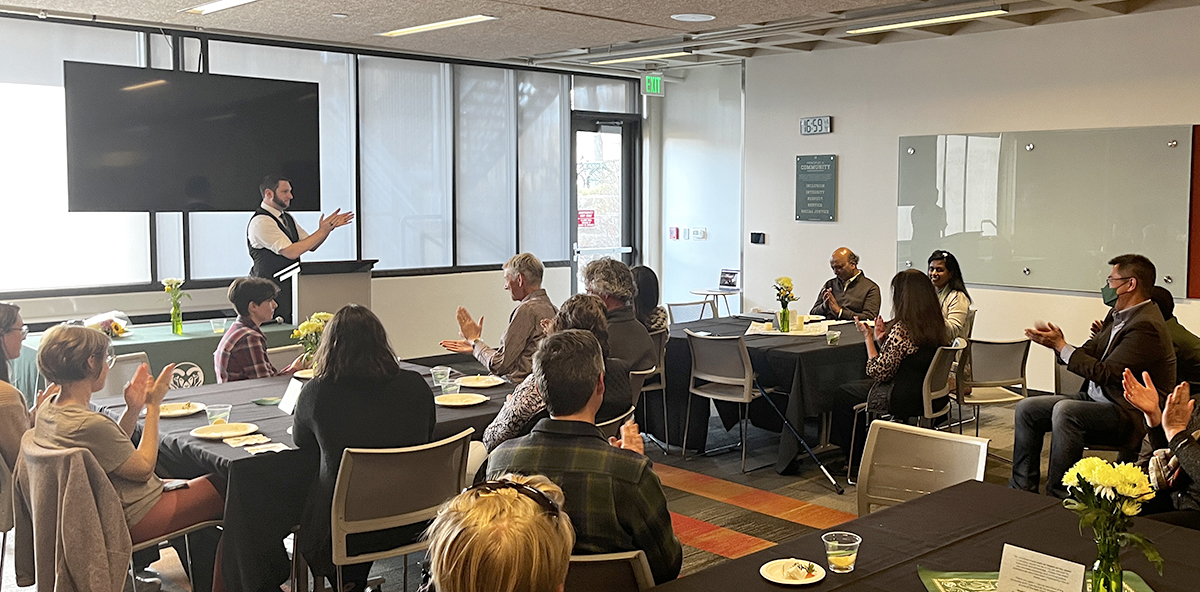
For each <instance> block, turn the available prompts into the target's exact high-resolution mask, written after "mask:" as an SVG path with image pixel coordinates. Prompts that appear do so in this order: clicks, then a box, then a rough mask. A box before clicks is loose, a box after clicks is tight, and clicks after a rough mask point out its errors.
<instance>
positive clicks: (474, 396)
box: [433, 393, 488, 407]
mask: <svg viewBox="0 0 1200 592" xmlns="http://www.w3.org/2000/svg"><path fill="white" fill-rule="evenodd" d="M433 402H434V403H437V404H438V405H441V406H442V407H470V406H471V405H478V404H480V403H486V402H488V398H487V396H486V395H481V394H479V393H458V394H454V395H438V396H436V397H434V398H433Z"/></svg>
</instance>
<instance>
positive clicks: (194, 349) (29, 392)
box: [12, 321, 296, 405]
mask: <svg viewBox="0 0 1200 592" xmlns="http://www.w3.org/2000/svg"><path fill="white" fill-rule="evenodd" d="M295 328H296V327H295V326H294V325H281V324H270V325H264V326H263V327H262V332H263V335H265V336H266V338H267V347H278V346H281V345H292V344H294V343H296V340H295V339H292V330H293V329H295ZM41 342H42V334H40V333H35V334H33V335H30V336H29V337H27V338H25V341H24V342H23V343H22V344H21V356H20V357H18V358H17V359H15V360H13V383H12V384H13V386H15V387H17V389H19V390H20V391H21V393H23V394H24V395H25V398H26V399H28V402H29V404H30V405H32V404H33V398H34V397H35V396H36V395H37V391H38V389H39V388H41V387H42V386H44V385H43V384H41V375H40V374H39V373H38V367H37V351H38V346H39V345H40V344H41ZM220 342H221V334H220V333H213V330H212V324H211V323H210V322H209V321H189V322H186V323H184V324H183V335H176V334H174V333H172V332H171V325H170V323H166V324H160V325H136V326H134V327H133V329H132V330H131V331H130V332H129V333H128V334H126V335H125V336H123V337H116V338H114V339H113V340H112V344H113V351H114V352H116V354H117V355H118V356H119V355H123V354H129V353H134V352H145V353H146V355H147V356H148V357H149V358H150V367H151V369H153V370H155V371H156V372H157V371H158V370H159V369H161V368H162V367H163V366H166V365H167V364H171V363H177V362H191V363H193V364H196V365H197V366H199V367H200V369H201V370H202V371H203V372H204V384H215V383H216V382H217V375H216V372H215V370H214V369H213V352H215V351H216V350H217V344H218V343H220Z"/></svg>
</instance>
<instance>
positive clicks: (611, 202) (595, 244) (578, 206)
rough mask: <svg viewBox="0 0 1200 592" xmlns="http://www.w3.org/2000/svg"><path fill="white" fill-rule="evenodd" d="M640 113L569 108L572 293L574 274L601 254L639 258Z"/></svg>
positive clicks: (578, 285)
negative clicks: (572, 172) (572, 168)
mask: <svg viewBox="0 0 1200 592" xmlns="http://www.w3.org/2000/svg"><path fill="white" fill-rule="evenodd" d="M641 135H642V134H641V117H640V116H638V115H624V114H614V113H590V112H578V111H576V112H574V113H573V114H572V117H571V160H572V162H574V163H575V182H574V183H572V185H571V203H572V205H573V208H572V209H573V210H574V211H575V224H574V227H573V231H572V237H571V240H572V245H573V247H574V254H573V256H572V261H571V265H572V269H573V271H574V273H573V274H572V275H573V278H572V285H571V288H572V291H573V292H580V291H582V289H583V281H582V279H581V278H580V272H581V271H582V270H583V267H584V266H585V265H587V264H588V263H589V262H591V261H593V260H595V259H599V258H601V257H612V258H614V259H620V260H622V261H624V262H625V263H626V264H629V265H633V264H635V263H637V262H638V261H639V260H640V259H641V257H640V254H639V253H638V249H637V247H638V246H639V245H637V244H636V243H637V241H638V239H639V236H640V233H638V232H636V230H635V229H637V228H640V223H641V211H640V208H639V205H640V203H641V200H639V199H638V198H637V196H638V194H639V190H640V187H641V183H640V178H639V175H638V170H639V168H638V166H637V164H638V162H639V148H640V146H641Z"/></svg>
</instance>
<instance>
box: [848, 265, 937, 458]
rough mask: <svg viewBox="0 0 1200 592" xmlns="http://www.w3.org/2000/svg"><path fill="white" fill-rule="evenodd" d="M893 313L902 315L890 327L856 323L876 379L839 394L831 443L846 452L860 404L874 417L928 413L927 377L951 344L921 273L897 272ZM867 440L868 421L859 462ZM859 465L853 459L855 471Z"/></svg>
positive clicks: (861, 432)
mask: <svg viewBox="0 0 1200 592" xmlns="http://www.w3.org/2000/svg"><path fill="white" fill-rule="evenodd" d="M892 311H893V312H894V313H895V315H896V316H895V317H894V318H893V319H892V320H891V321H889V322H886V323H885V322H884V320H883V317H882V316H881V317H876V318H875V323H874V324H873V325H872V324H871V323H867V322H865V321H861V320H860V321H859V322H858V323H856V324H857V326H858V330H859V331H860V332H862V333H863V335H864V336H865V337H866V344H867V376H869V377H870V378H868V379H865V380H856V381H853V382H848V383H846V384H843V385H842V386H841V387H839V388H838V391H837V393H835V394H834V399H835V404H834V408H833V423H832V425H831V427H830V441H831V442H833V443H834V444H837V445H838V446H839V447H841V448H842V450H849V446H850V437H851V433H852V431H853V428H854V406H855V405H858V404H859V403H862V402H864V401H866V402H867V407H868V412H872V413H876V414H883V413H886V414H890V415H892V416H894V417H897V418H901V419H903V418H908V417H916V416H919V415H921V414H922V413H923V412H924V406H923V401H922V394H921V391H922V388H923V385H924V382H925V373H926V372H927V371H928V370H929V364H930V363H932V362H933V355H934V354H935V353H937V348H938V347H939V346H943V345H946V344H947V343H948V342H949V340H948V339H947V338H946V332H945V326H946V325H945V322H944V321H943V320H942V311H941V308H940V307H939V306H938V300H937V292H935V291H934V289H933V284H932V283H931V282H930V281H929V278H928V277H926V276H925V274H923V273H921V272H920V271H917V270H915V269H906V270H904V271H901V272H900V273H897V274H896V275H895V277H893V278H892ZM877 385H878V386H877ZM868 395H870V396H868ZM866 415H868V414H863V415H862V416H860V417H864V418H865V416H866ZM866 435H867V430H866V422H865V421H862V422H861V423H860V424H859V426H858V435H857V440H856V441H855V442H854V451H855V455H856V457H861V455H862V443H863V442H864V441H865V439H866ZM858 461H859V458H852V459H847V462H849V463H850V464H851V465H852V466H857V465H858Z"/></svg>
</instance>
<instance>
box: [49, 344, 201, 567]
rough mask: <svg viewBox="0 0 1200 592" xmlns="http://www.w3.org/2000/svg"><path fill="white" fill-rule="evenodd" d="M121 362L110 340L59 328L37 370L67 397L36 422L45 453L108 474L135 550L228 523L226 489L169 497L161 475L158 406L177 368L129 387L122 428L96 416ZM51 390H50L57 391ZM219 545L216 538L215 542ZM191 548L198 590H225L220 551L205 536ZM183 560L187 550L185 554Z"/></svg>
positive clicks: (190, 490) (138, 378)
mask: <svg viewBox="0 0 1200 592" xmlns="http://www.w3.org/2000/svg"><path fill="white" fill-rule="evenodd" d="M114 359H115V356H114V354H113V350H112V343H111V342H110V340H109V338H108V336H107V335H105V334H104V333H101V332H100V331H97V330H95V329H89V328H86V327H79V326H69V325H58V326H56V327H51V328H50V330H48V331H46V334H45V335H44V336H43V337H42V342H41V346H40V347H39V348H38V356H37V364H38V369H39V370H41V372H42V374H43V375H44V376H45V377H46V378H47V379H48V380H50V381H52V382H53V383H54V385H57V386H56V387H55V388H58V389H61V390H60V391H59V392H58V394H57V395H56V396H55V397H53V398H52V399H50V400H48V401H46V402H45V403H44V404H43V405H42V406H41V409H40V410H39V411H38V413H37V418H36V420H35V422H34V428H33V430H34V432H33V437H34V442H35V443H37V444H38V445H39V446H43V447H46V448H86V449H87V450H88V451H89V452H91V453H92V456H94V457H95V458H96V460H97V461H98V462H99V463H100V466H101V467H102V468H103V469H104V471H105V472H106V473H107V474H108V477H109V479H110V480H111V481H112V484H113V487H114V488H115V489H116V491H117V495H118V497H119V498H120V499H121V507H122V508H123V509H124V511H125V522H126V524H127V525H128V526H129V535H130V538H132V539H133V543H134V544H135V545H136V544H137V543H139V542H142V541H147V540H151V539H154V538H157V537H160V536H163V535H165V534H167V533H170V532H174V531H176V530H179V529H181V528H183V527H185V526H190V525H192V524H196V523H198V522H203V521H205V520H214V519H218V518H221V516H222V514H223V512H224V509H225V501H224V499H223V498H222V492H223V491H224V486H223V485H221V486H220V487H219V488H218V486H216V485H214V483H213V482H212V480H210V477H209V476H205V477H200V478H198V479H192V480H191V481H188V482H187V486H186V487H183V488H180V489H174V490H172V491H167V492H164V491H163V482H162V480H161V479H159V478H158V476H156V475H155V474H154V468H155V464H156V463H157V460H158V423H159V406H160V405H161V404H162V400H163V396H164V395H165V394H166V392H167V388H168V387H169V386H170V383H171V371H172V370H174V364H170V365H167V367H165V368H163V370H162V372H160V373H159V375H158V377H157V378H154V377H152V376H151V375H150V369H149V367H148V366H147V365H146V364H142V365H141V366H139V367H138V369H137V371H136V372H135V373H134V376H133V378H132V379H130V381H129V383H128V384H126V385H125V411H124V413H123V414H122V415H121V419H120V421H119V422H117V421H113V420H112V419H110V418H109V417H108V416H107V415H104V414H101V413H97V412H95V411H92V410H91V408H90V406H89V404H90V402H91V399H92V393H94V392H97V391H99V390H101V389H103V388H104V383H105V381H106V380H107V379H108V370H109V368H110V367H111V366H112V363H113V360H114ZM51 390H52V388H47V391H51ZM143 409H145V411H146V417H145V422H144V424H143V426H142V433H141V441H140V442H139V443H138V445H137V446H134V445H133V442H132V441H131V439H130V435H131V434H133V431H134V428H135V427H137V422H138V416H139V415H140V414H141V412H142V410H143ZM212 538H215V537H212ZM190 542H191V556H192V567H193V570H194V571H193V575H194V576H195V577H194V578H193V582H194V584H195V586H196V588H197V589H199V590H207V589H208V588H209V584H208V581H207V578H206V577H203V574H206V573H211V574H212V584H211V586H212V589H213V590H217V591H220V590H224V589H225V586H224V583H223V582H222V580H221V570H220V565H219V564H217V562H216V556H217V555H218V551H217V545H215V544H206V543H209V541H208V540H207V539H206V537H203V536H194V537H192V538H191V540H190ZM178 549H179V551H180V556H181V557H182V556H184V555H183V553H184V551H183V547H182V545H181V546H179V547H178Z"/></svg>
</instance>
